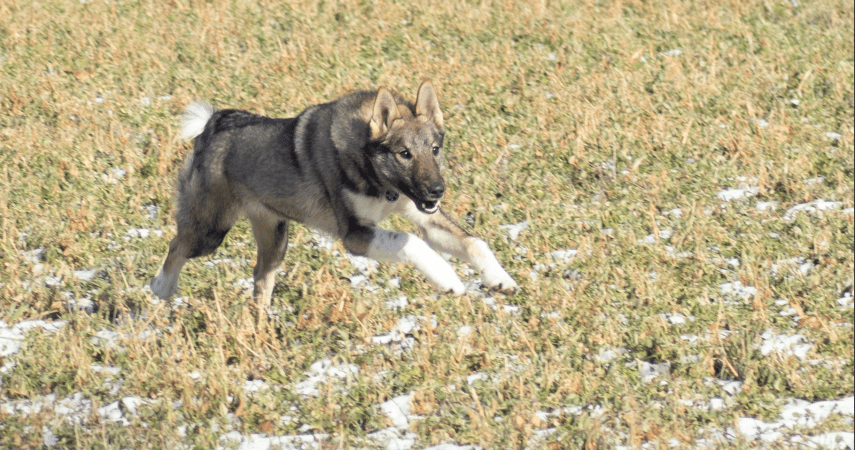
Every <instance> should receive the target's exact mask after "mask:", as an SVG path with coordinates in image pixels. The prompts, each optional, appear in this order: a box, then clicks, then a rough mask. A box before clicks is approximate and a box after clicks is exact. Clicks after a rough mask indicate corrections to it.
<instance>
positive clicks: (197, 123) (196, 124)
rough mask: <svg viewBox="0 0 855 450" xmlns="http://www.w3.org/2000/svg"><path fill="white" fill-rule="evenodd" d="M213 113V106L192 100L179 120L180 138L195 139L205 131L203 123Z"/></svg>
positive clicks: (205, 122)
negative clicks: (182, 117)
mask: <svg viewBox="0 0 855 450" xmlns="http://www.w3.org/2000/svg"><path fill="white" fill-rule="evenodd" d="M213 115H214V108H211V106H210V105H208V104H206V103H202V102H193V103H191V104H189V105H188V106H187V109H186V110H184V119H183V120H182V121H181V133H180V134H179V135H178V137H180V138H181V140H188V141H189V140H190V139H195V138H196V137H197V136H199V135H200V134H202V132H203V131H205V124H207V123H208V119H210V118H211V116H213Z"/></svg>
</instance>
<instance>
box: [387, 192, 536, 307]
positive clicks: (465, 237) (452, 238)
mask: <svg viewBox="0 0 855 450" xmlns="http://www.w3.org/2000/svg"><path fill="white" fill-rule="evenodd" d="M403 212H404V215H405V216H406V217H407V218H408V219H410V220H411V221H412V222H413V223H415V224H416V225H418V227H419V229H420V230H421V232H422V235H423V236H424V238H425V240H427V242H428V244H430V246H431V247H433V248H435V249H437V250H439V251H441V252H445V253H450V254H451V255H453V256H455V257H457V258H460V259H461V260H463V261H466V262H468V263H469V264H471V265H472V266H473V267H475V269H477V270H478V272H480V273H481V281H483V282H484V285H485V286H487V287H488V288H490V289H498V290H500V291H504V292H513V291H515V290H517V289H518V288H519V286H518V285H517V283H516V282H515V281H514V279H513V278H511V276H510V275H508V272H506V271H505V269H504V268H502V265H501V264H500V263H499V260H497V259H496V255H494V254H493V252H492V250H490V246H488V245H487V243H486V242H484V241H483V240H481V239H478V238H477V237H475V236H472V235H470V234H469V233H467V232H466V231H464V230H463V228H461V227H460V225H457V222H456V221H455V220H454V219H452V218H451V217H449V216H448V215H447V214H446V213H445V211H443V210H442V209H440V210H439V211H437V212H436V213H434V214H424V213H422V212H420V211H418V210H417V209H416V208H415V206H414V205H413V206H412V207H409V208H405V210H404V211H403Z"/></svg>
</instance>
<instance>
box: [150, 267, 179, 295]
mask: <svg viewBox="0 0 855 450" xmlns="http://www.w3.org/2000/svg"><path fill="white" fill-rule="evenodd" d="M149 288H150V289H151V292H152V293H153V294H154V295H156V296H158V297H159V298H160V299H162V300H169V298H170V297H172V294H175V291H177V290H178V278H177V277H173V278H170V277H167V276H166V275H165V274H164V273H163V270H161V271H160V272H158V274H157V276H156V277H154V279H153V280H151V285H150V286H149Z"/></svg>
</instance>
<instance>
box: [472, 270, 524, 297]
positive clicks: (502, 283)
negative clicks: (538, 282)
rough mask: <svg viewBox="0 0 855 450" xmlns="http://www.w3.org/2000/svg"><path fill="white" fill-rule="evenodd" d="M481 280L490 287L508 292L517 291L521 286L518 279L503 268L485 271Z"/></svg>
mask: <svg viewBox="0 0 855 450" xmlns="http://www.w3.org/2000/svg"><path fill="white" fill-rule="evenodd" d="M481 281H482V282H483V283H484V285H485V286H487V288H489V289H495V290H498V291H501V292H506V293H511V292H515V291H516V290H517V289H519V288H520V287H519V285H517V283H516V281H514V279H513V278H511V276H510V275H508V273H507V272H505V270H504V269H501V268H498V269H493V270H489V271H485V272H484V273H483V274H481Z"/></svg>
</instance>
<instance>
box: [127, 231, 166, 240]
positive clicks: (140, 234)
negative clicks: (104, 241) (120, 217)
mask: <svg viewBox="0 0 855 450" xmlns="http://www.w3.org/2000/svg"><path fill="white" fill-rule="evenodd" d="M152 234H154V235H155V236H157V237H163V230H153V229H150V228H131V229H130V230H128V231H127V232H126V233H125V241H130V240H131V239H146V238H148V237H149V236H151V235H152Z"/></svg>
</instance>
